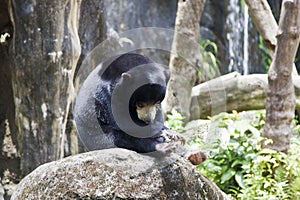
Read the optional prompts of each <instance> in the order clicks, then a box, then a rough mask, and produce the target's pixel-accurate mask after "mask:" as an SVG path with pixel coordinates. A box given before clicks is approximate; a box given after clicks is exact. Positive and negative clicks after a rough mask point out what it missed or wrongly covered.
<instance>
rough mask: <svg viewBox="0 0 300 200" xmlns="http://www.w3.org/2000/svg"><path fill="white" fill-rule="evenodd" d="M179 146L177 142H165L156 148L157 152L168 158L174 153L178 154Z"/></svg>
mask: <svg viewBox="0 0 300 200" xmlns="http://www.w3.org/2000/svg"><path fill="white" fill-rule="evenodd" d="M178 146H179V144H178V143H177V142H163V143H159V144H157V145H156V146H155V148H156V151H158V152H160V153H161V154H162V155H164V156H168V155H170V154H171V153H173V152H176V149H177V148H178Z"/></svg>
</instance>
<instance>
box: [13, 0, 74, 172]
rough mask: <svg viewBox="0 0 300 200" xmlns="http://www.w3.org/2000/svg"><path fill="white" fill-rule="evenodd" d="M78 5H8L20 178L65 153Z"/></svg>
mask: <svg viewBox="0 0 300 200" xmlns="http://www.w3.org/2000/svg"><path fill="white" fill-rule="evenodd" d="M79 6H80V1H79V2H78V1H73V0H70V1H68V0H65V1H46V2H45V1H43V2H36V1H33V0H32V1H26V2H17V1H14V0H12V1H11V4H10V7H9V9H10V12H11V17H12V19H11V20H12V23H13V26H14V36H13V39H12V43H11V46H10V55H9V56H10V59H11V66H12V71H13V90H14V99H15V104H16V122H17V127H18V135H19V137H18V138H19V147H20V149H19V151H20V154H21V171H22V175H25V174H27V173H29V172H30V171H32V170H33V169H34V168H36V167H37V166H38V165H40V164H42V163H45V162H48V161H52V160H56V159H58V158H60V157H62V156H63V155H64V153H63V148H62V149H61V148H60V147H61V146H64V142H65V135H64V133H65V131H64V130H65V125H66V123H65V122H66V120H67V118H66V116H67V115H68V104H69V102H68V95H69V94H70V93H71V87H72V86H71V85H70V83H72V81H73V72H74V71H75V67H76V64H77V60H78V57H79V55H80V43H79V38H78V34H77V23H78V17H79V15H78V9H79V8H80V7H79ZM78 47H79V48H78ZM70 95H71V94H70Z"/></svg>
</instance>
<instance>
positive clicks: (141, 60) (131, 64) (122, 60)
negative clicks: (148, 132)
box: [95, 53, 168, 153]
mask: <svg viewBox="0 0 300 200" xmlns="http://www.w3.org/2000/svg"><path fill="white" fill-rule="evenodd" d="M145 64H151V65H155V63H154V62H153V61H151V60H150V59H149V58H147V57H144V56H142V55H138V54H132V53H128V54H124V55H122V56H120V57H118V58H117V59H115V60H114V61H113V62H112V63H111V64H110V65H109V66H108V68H107V69H106V70H105V71H104V73H103V74H102V75H101V77H100V80H99V82H98V83H97V84H98V85H97V87H96V92H95V111H96V116H97V120H98V122H99V124H100V126H101V128H102V130H103V131H104V133H105V135H106V136H103V137H112V138H113V142H114V145H115V146H117V147H120V148H126V149H129V150H134V151H136V152H139V153H147V152H152V151H155V150H157V149H156V145H157V144H159V143H163V142H165V141H164V139H163V138H162V137H160V134H161V131H160V132H158V133H155V135H156V136H155V137H153V136H151V137H148V138H137V137H133V136H131V135H129V134H127V133H125V132H124V131H122V130H121V129H120V128H119V127H118V125H117V123H116V121H115V119H114V117H113V113H112V109H111V98H112V94H113V91H114V89H115V87H116V85H117V84H122V83H121V80H122V78H121V77H122V74H123V73H128V74H129V75H130V76H132V77H133V76H137V75H136V74H135V73H133V72H132V69H134V68H135V67H137V66H140V65H145ZM159 69H160V68H159ZM161 70H162V71H161V72H162V73H157V74H151V76H153V77H154V78H157V77H155V76H164V77H162V78H163V79H164V80H166V83H165V85H166V84H167V81H168V75H167V73H166V72H165V71H164V70H163V69H161ZM147 73H148V72H146V70H145V73H143V72H139V74H138V76H145V77H146V76H147V77H149V74H147ZM142 78H143V77H142ZM165 85H164V86H162V85H159V84H156V83H151V84H146V85H143V86H141V87H139V88H138V89H137V90H136V91H135V92H134V93H133V95H132V96H131V98H130V101H129V105H128V109H129V113H130V116H131V118H132V120H133V121H134V122H135V123H136V124H137V125H139V126H145V124H144V123H143V121H141V120H139V119H138V117H137V113H136V107H135V105H136V102H146V103H151V104H155V103H157V102H161V101H162V100H163V99H164V97H165V91H166V87H165ZM158 112H161V110H158ZM162 123H163V122H162ZM162 129H165V127H163V128H162Z"/></svg>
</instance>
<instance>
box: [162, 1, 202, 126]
mask: <svg viewBox="0 0 300 200" xmlns="http://www.w3.org/2000/svg"><path fill="white" fill-rule="evenodd" d="M204 4H205V0H185V1H184V0H179V1H178V9H177V15H176V22H175V34H174V39H173V44H172V50H171V58H170V64H169V68H170V72H171V77H170V81H169V83H168V87H167V92H166V98H165V102H164V104H163V108H164V111H165V112H166V113H170V112H171V111H172V109H176V110H177V111H178V112H180V113H181V114H182V115H183V116H184V117H185V121H188V120H189V116H190V113H189V106H190V101H191V90H192V87H193V86H194V84H195V81H196V78H197V71H198V70H197V67H198V66H197V65H198V64H199V63H201V62H202V58H201V54H200V48H199V44H198V43H199V38H200V26H199V21H200V17H201V14H202V11H203V8H204Z"/></svg>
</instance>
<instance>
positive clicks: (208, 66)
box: [198, 40, 220, 82]
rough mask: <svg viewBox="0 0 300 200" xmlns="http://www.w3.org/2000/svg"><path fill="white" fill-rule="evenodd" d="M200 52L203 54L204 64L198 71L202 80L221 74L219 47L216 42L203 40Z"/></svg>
mask: <svg viewBox="0 0 300 200" xmlns="http://www.w3.org/2000/svg"><path fill="white" fill-rule="evenodd" d="M200 52H201V55H202V66H201V68H200V70H199V73H198V74H199V79H200V82H203V81H206V80H210V79H213V78H215V77H217V76H220V71H219V65H220V61H219V60H218V59H217V54H218V47H217V45H216V43H214V42H212V41H210V40H203V41H201V42H200Z"/></svg>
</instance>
